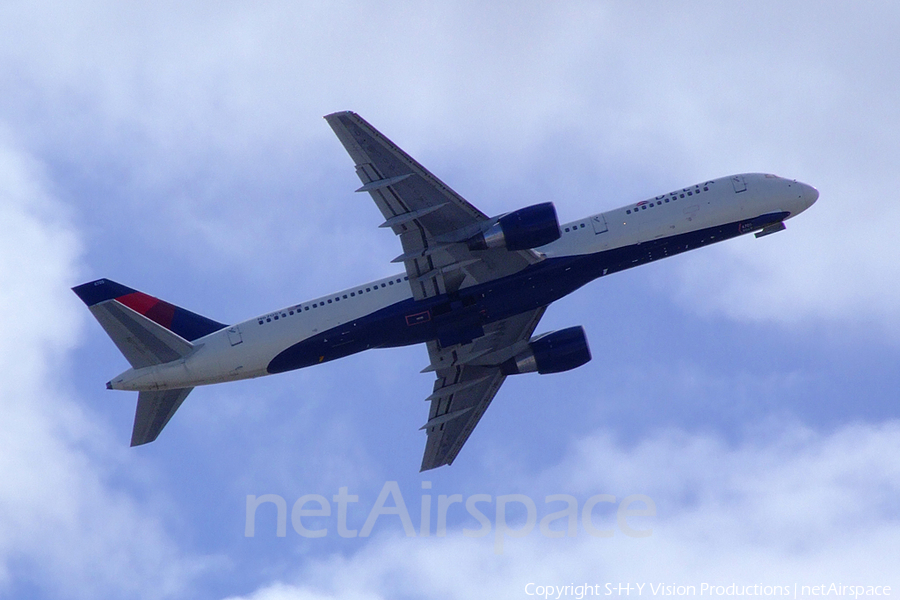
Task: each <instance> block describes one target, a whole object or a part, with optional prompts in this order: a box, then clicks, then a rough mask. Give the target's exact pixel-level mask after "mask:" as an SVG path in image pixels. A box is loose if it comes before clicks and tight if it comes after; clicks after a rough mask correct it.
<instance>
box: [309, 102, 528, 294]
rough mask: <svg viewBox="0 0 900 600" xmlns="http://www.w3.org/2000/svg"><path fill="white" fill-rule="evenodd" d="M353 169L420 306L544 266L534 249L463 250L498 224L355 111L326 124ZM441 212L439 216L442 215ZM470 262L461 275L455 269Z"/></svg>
mask: <svg viewBox="0 0 900 600" xmlns="http://www.w3.org/2000/svg"><path fill="white" fill-rule="evenodd" d="M325 119H326V120H327V121H328V124H329V125H330V126H331V128H332V129H333V130H334V132H335V134H336V135H337V137H338V139H339V140H340V141H341V143H342V144H343V145H344V148H345V149H346V150H347V152H348V154H350V157H351V158H352V159H353V162H354V164H355V165H356V173H357V175H358V176H359V178H360V181H361V182H362V184H363V185H362V187H361V188H359V190H357V191H367V192H369V194H370V195H371V196H372V199H373V200H374V201H375V205H376V206H377V207H378V209H379V210H380V211H381V213H382V215H383V216H384V219H385V222H384V223H382V225H381V226H382V227H390V228H391V229H392V230H393V232H394V233H395V234H396V235H398V236H399V237H400V245H401V246H402V248H403V253H402V254H401V255H400V256H398V257H397V258H395V259H394V261H395V262H403V263H404V266H405V267H406V274H407V275H408V276H409V284H410V286H411V288H412V292H413V297H414V298H415V299H417V300H422V299H424V298H430V297H432V296H437V295H441V294H446V293H452V292H455V291H457V290H458V289H460V288H461V287H466V286H467V285H474V284H476V283H483V282H486V281H490V280H492V279H496V278H498V277H503V276H505V275H509V274H511V273H514V272H516V271H519V270H521V269H523V268H525V267H526V266H528V265H529V264H532V263H534V262H537V261H538V260H540V256H539V255H538V254H537V253H536V252H534V251H532V250H523V251H509V250H506V249H503V248H490V249H486V250H478V251H473V250H470V249H469V248H468V246H467V244H466V243H464V242H465V241H466V240H467V239H469V238H470V237H473V236H475V235H477V234H478V233H481V232H482V231H483V230H484V229H485V228H486V227H487V226H488V225H489V224H491V223H492V222H493V221H492V220H491V219H489V218H488V217H487V215H485V214H484V213H482V212H481V211H480V210H478V209H477V208H475V207H474V206H472V205H471V204H469V203H468V202H467V201H466V200H465V199H464V198H463V197H462V196H460V195H459V194H457V193H456V192H455V191H453V190H452V189H451V188H450V187H449V186H448V185H447V184H445V183H444V182H442V181H441V180H440V179H438V178H437V177H435V176H434V175H433V174H432V173H431V172H430V171H428V170H427V169H426V168H425V167H423V166H422V165H420V164H419V163H418V162H416V161H415V160H414V159H413V158H412V157H410V156H409V155H408V154H406V152H404V151H403V150H401V149H400V148H399V147H398V146H397V145H396V144H394V143H393V142H392V141H390V140H389V139H388V138H387V137H385V136H384V135H383V134H382V133H380V132H379V131H378V130H376V129H375V128H374V127H372V126H371V125H370V124H369V123H367V122H366V121H365V120H363V119H362V118H361V117H360V116H359V115H357V114H355V113H352V112H339V113H334V114H331V115H328V116H326V117H325ZM438 209H440V210H438ZM460 263H465V266H461V267H459V268H458V269H449V268H448V267H452V266H453V265H456V264H460Z"/></svg>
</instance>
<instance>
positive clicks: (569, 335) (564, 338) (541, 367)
mask: <svg viewBox="0 0 900 600" xmlns="http://www.w3.org/2000/svg"><path fill="white" fill-rule="evenodd" d="M589 360H591V349H590V348H588V343H587V337H585V335H584V328H583V327H581V326H580V325H579V326H576V327H569V328H567V329H560V330H559V331H553V332H550V333H545V334H543V335H540V336H538V337H536V338H532V339H531V341H530V342H529V343H528V349H527V350H525V351H524V352H522V353H521V354H518V355H516V356H514V357H513V358H510V359H509V360H507V361H504V362H503V363H502V364H501V365H500V370H501V371H502V373H503V374H504V375H515V374H517V373H532V372H534V371H537V372H538V373H540V374H542V375H543V374H546V373H562V372H563V371H569V370H571V369H574V368H575V367H580V366H581V365H583V364H584V363H586V362H588V361H589Z"/></svg>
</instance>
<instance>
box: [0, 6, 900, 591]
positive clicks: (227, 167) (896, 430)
mask: <svg viewBox="0 0 900 600" xmlns="http://www.w3.org/2000/svg"><path fill="white" fill-rule="evenodd" d="M898 26H900V9H898V8H897V7H896V6H895V5H894V4H893V3H888V2H881V3H879V2H870V3H865V4H856V5H853V6H852V7H850V6H848V5H846V4H844V3H838V2H795V3H791V4H790V6H789V7H785V6H784V3H779V2H745V3H741V5H740V6H731V5H726V4H723V3H717V2H691V3H678V2H676V3H666V4H665V6H663V5H661V4H657V3H649V2H645V3H631V2H559V3H552V4H550V3H538V2H525V3H507V2H501V3H494V4H491V5H490V6H485V5H484V3H476V2H450V3H440V4H437V3H435V4H433V5H427V4H420V3H403V2H386V3H379V6H378V7H377V8H376V7H375V6H369V5H368V4H366V3H360V2H355V1H345V2H333V3H328V4H324V3H322V4H319V3H311V4H307V3H296V2H277V1H275V2H269V3H265V5H264V6H253V7H249V6H246V7H245V6H243V5H241V4H239V3H197V2H181V3H175V2H169V3H155V4H154V5H153V6H152V7H136V6H135V7H123V6H121V5H120V4H118V3H110V2H100V1H96V2H78V3H70V4H68V5H66V6H65V7H61V6H60V5H58V4H57V3H43V2H17V1H11V2H6V3H4V4H3V5H2V7H0V89H2V90H4V91H3V93H2V94H0V198H2V201H0V226H2V227H3V235H2V236H0V307H2V310H3V313H4V315H5V316H4V318H3V319H0V370H2V376H0V407H2V409H0V410H2V415H3V418H2V419H0V595H3V596H8V597H17V598H22V597H33V598H121V597H133V598H168V597H171V598H188V597H190V598H243V599H254V600H289V599H290V600H295V599H302V600H312V599H316V600H321V599H331V598H365V599H370V598H372V599H375V598H406V597H410V598H411V597H417V598H418V597H427V598H472V597H497V598H519V597H526V594H525V586H526V584H527V583H529V582H537V583H539V584H541V585H568V584H572V583H589V584H599V585H601V586H602V585H603V584H605V583H607V582H612V583H613V584H617V583H619V582H622V583H626V582H631V583H641V582H644V583H654V584H656V583H660V582H666V583H674V584H679V585H695V586H699V585H700V584H701V583H702V582H710V583H716V584H723V585H728V584H730V583H739V584H755V583H761V584H765V585H775V584H791V585H793V584H794V583H797V584H799V585H817V584H821V583H825V584H830V583H843V584H853V585H893V586H894V590H895V591H896V590H897V589H900V578H898V576H897V574H896V565H897V564H900V554H898V545H897V539H898V537H900V522H898V516H900V489H898V485H900V484H898V482H900V459H898V456H900V420H898V411H900V409H898V406H897V391H896V390H897V389H898V387H900V376H898V371H897V368H896V364H897V358H898V354H900V352H898V343H900V302H898V299H900V289H898V288H900V283H898V282H900V261H898V260H897V251H896V250H895V247H896V243H895V240H896V232H895V229H896V225H895V224H896V223H897V222H898V221H900V205H898V204H897V203H896V202H895V201H894V197H895V195H896V178H897V177H896V173H897V168H896V167H897V158H898V156H900V147H898V139H900V118H898V112H897V109H896V106H897V101H898V97H897V91H896V90H897V82H898V80H900V67H898V61H897V59H896V56H895V55H896V39H895V35H896V30H897V28H898ZM346 109H349V110H354V111H357V112H359V113H360V114H361V115H362V116H363V117H365V118H366V119H368V120H369V121H370V122H372V123H373V124H374V125H375V126H376V127H377V128H379V129H380V130H382V131H383V132H384V133H385V134H386V135H388V136H389V137H391V138H392V139H393V140H394V141H395V142H397V143H398V144H399V145H401V147H403V148H404V149H406V150H407V151H408V152H409V153H410V154H412V155H413V156H415V157H416V158H418V159H419V160H420V162H422V163H423V164H424V165H425V166H426V167H428V168H429V169H430V170H432V171H433V172H434V173H435V174H437V175H438V176H439V177H440V178H441V179H443V180H444V181H445V182H447V183H448V184H449V185H450V186H452V187H453V188H454V189H455V190H456V191H458V192H459V193H460V194H462V195H463V196H464V197H466V198H467V199H468V200H469V201H470V202H472V203H473V204H475V205H476V206H478V207H479V208H481V209H482V210H483V211H484V212H486V213H489V214H499V213H502V212H506V211H509V210H513V209H515V208H519V207H522V206H526V205H529V204H534V203H537V202H543V201H547V200H551V201H553V202H554V203H555V204H556V207H557V210H558V212H559V214H560V218H561V219H563V220H571V219H575V218H578V217H581V216H584V215H587V214H591V213H595V212H598V211H601V210H606V209H610V208H614V207H617V206H621V205H623V204H626V203H630V202H634V201H638V200H642V199H645V198H647V197H650V196H654V195H656V194H659V193H664V192H667V191H670V190H671V189H675V188H679V187H683V186H685V185H689V184H693V183H696V182H698V181H704V180H706V179H710V178H713V177H719V176H724V175H728V174H731V173H738V172H748V171H763V172H774V173H777V174H779V175H783V176H786V177H791V178H797V179H799V180H801V181H804V182H806V183H809V184H812V185H814V186H816V187H817V188H818V189H819V191H820V194H821V196H820V199H819V201H818V203H817V204H816V205H815V206H814V207H813V208H812V209H811V210H809V211H808V212H807V213H805V214H803V215H801V216H800V217H798V218H797V219H796V220H792V221H790V222H789V223H788V229H787V231H786V232H784V233H781V234H779V235H776V236H770V237H766V238H763V239H760V240H757V239H754V238H753V237H749V238H742V239H738V240H732V241H730V242H727V243H725V244H721V245H718V246H713V247H710V248H706V249H703V250H700V251H697V252H693V253H689V254H687V255H683V256H679V257H675V258H671V259H667V260H664V261H660V262H658V263H655V264H652V265H648V266H645V267H642V268H640V269H635V270H632V271H629V272H625V273H621V274H618V275H616V276H615V277H610V278H606V279H604V280H603V281H601V282H595V283H593V284H591V285H589V286H587V287H585V288H584V289H582V290H580V291H579V292H578V293H576V294H575V295H573V296H570V297H569V298H566V299H564V300H562V301H560V302H559V303H557V304H555V305H554V306H553V307H551V309H550V310H549V311H548V312H547V314H546V316H545V317H544V320H543V321H542V323H541V326H540V328H539V331H547V330H552V329H559V328H563V327H568V326H572V325H583V326H584V327H585V330H586V332H587V335H588V338H589V341H590V344H591V349H592V352H593V356H594V359H593V361H592V362H590V363H588V364H587V365H585V366H584V367H581V368H579V369H577V370H575V371H572V372H569V373H564V374H559V375H551V376H538V375H526V376H522V377H512V378H510V379H509V380H508V381H507V382H506V384H505V385H504V387H503V388H502V390H501V392H500V393H499V395H498V397H497V398H496V400H495V401H494V403H493V404H492V406H491V408H490V410H489V411H488V413H487V414H486V416H485V417H484V419H483V420H482V422H481V424H480V425H479V427H478V429H477V430H476V432H475V434H474V435H473V436H472V438H471V439H470V440H469V442H468V443H467V445H466V447H465V449H464V450H463V452H462V453H461V454H460V456H459V458H458V459H457V461H456V463H455V464H454V465H453V466H452V467H449V468H442V469H439V470H437V471H433V472H430V473H427V474H425V475H421V474H419V473H418V466H419V462H420V460H421V453H422V450H423V448H424V441H425V440H424V435H423V434H422V433H421V432H419V431H418V428H419V427H420V426H421V425H422V423H424V420H425V419H426V417H427V414H426V413H427V407H426V405H425V403H424V402H422V399H423V398H425V397H426V396H427V395H428V394H429V393H430V391H431V386H432V378H431V376H430V375H427V374H420V373H419V371H420V369H422V367H424V366H425V365H426V364H427V354H426V352H425V349H424V347H410V348H402V349H394V350H383V351H374V352H367V353H363V354H360V355H356V356H353V357H349V358H347V359H344V360H341V361H337V362H334V363H330V364H325V365H321V366H318V367H316V368H311V369H306V370H301V371H298V372H294V373H289V374H285V375H280V376H277V377H271V378H264V379H261V380H257V381H249V382H241V383H235V384H227V385H223V386H218V387H210V388H202V389H197V390H195V391H194V392H193V393H192V394H191V396H190V398H189V399H188V400H187V401H186V403H185V405H184V406H183V407H182V408H181V409H180V410H179V412H178V414H177V415H176V417H175V418H174V419H173V421H172V422H171V423H170V424H169V426H168V427H167V428H166V430H165V431H164V433H163V434H162V436H161V437H160V439H159V440H158V441H157V442H155V443H153V444H150V445H148V446H145V447H141V448H137V449H131V448H128V440H129V438H130V429H131V423H132V419H133V415H134V403H135V397H134V394H127V393H122V392H109V391H107V390H105V389H104V387H103V386H104V383H105V382H106V381H107V380H108V379H109V378H110V377H111V376H113V375H115V374H117V373H118V372H119V371H121V370H123V369H124V368H126V367H127V364H126V362H125V361H124V359H123V358H122V357H121V356H120V355H119V354H118V352H117V350H116V349H115V347H114V346H113V345H112V344H111V343H110V342H109V340H108V339H107V338H106V336H105V334H104V333H103V331H102V330H101V329H100V327H99V326H98V325H97V324H96V323H95V322H94V321H93V320H92V319H91V317H90V315H89V313H88V312H87V311H86V310H85V309H84V307H83V305H81V304H80V302H79V301H78V299H77V298H76V297H75V295H74V294H72V293H71V292H70V291H69V288H70V287H71V286H72V285H76V284H78V283H82V282H84V281H88V280H90V279H94V278H98V277H110V278H112V279H115V280H117V281H121V282H122V283H125V284H126V285H129V286H132V287H135V288H138V289H140V290H142V291H145V292H147V293H150V294H153V295H156V296H158V297H160V298H164V299H166V300H168V301H170V302H173V303H175V304H178V305H180V306H183V307H185V308H188V309H190V310H193V311H195V312H199V313H201V314H204V315H207V316H209V317H211V318H214V319H217V320H220V321H225V322H235V321H240V320H243V319H246V318H248V317H250V316H253V315H256V314H260V313H263V312H265V311H268V310H270V309H274V308H277V307H281V306H284V305H287V304H291V303H295V302H299V301H301V300H305V299H308V298H312V297H316V296H319V295H322V294H325V293H327V292H329V291H332V290H336V289H341V288H344V287H347V286H351V285H354V284H356V283H359V282H362V281H367V280H372V279H376V278H379V277H383V276H387V275H389V274H391V273H393V272H396V270H397V268H396V267H397V266H396V265H392V264H391V263H390V262H389V261H390V259H391V258H393V257H394V256H396V255H397V254H398V253H399V246H398V243H397V241H396V239H394V236H393V235H391V233H390V232H389V231H386V230H383V229H378V227H377V225H378V224H379V223H380V222H381V220H382V219H381V217H380V215H379V214H378V211H377V210H376V209H375V207H374V205H373V204H372V203H371V201H370V200H369V199H368V198H367V197H364V196H363V195H360V194H353V193H352V191H353V190H354V189H355V188H356V187H358V185H359V183H358V180H357V178H356V176H355V175H354V173H353V167H352V162H351V161H350V159H349V157H348V156H347V155H346V153H345V152H344V150H343V148H342V147H341V145H340V143H339V142H338V141H337V139H336V138H334V136H333V134H332V132H331V131H330V129H329V128H328V126H327V124H326V123H325V122H324V120H322V119H321V116H322V115H325V114H328V113H330V112H334V111H336V110H346ZM389 481H396V482H397V485H398V488H397V489H399V490H400V492H401V494H402V497H403V498H404V499H405V501H406V503H407V504H408V508H409V511H410V515H411V518H412V522H413V524H414V525H416V528H417V529H418V524H419V511H420V505H421V500H420V499H421V496H422V495H423V494H426V495H429V494H430V496H432V504H433V505H435V507H436V504H437V501H438V496H439V495H448V496H449V495H453V494H459V495H461V496H462V497H463V498H469V497H472V496H474V495H477V494H487V495H490V496H491V497H492V498H493V499H494V501H492V503H491V504H484V505H482V508H483V509H484V510H485V511H492V510H494V507H496V504H497V502H496V501H495V500H496V498H497V497H498V496H504V495H511V494H522V495H524V496H527V497H529V498H531V499H533V501H534V502H535V503H536V506H537V511H538V519H540V518H542V517H543V516H545V515H546V514H548V513H549V512H553V511H555V510H559V509H560V506H559V505H552V506H548V505H547V504H545V501H544V499H545V497H546V496H548V495H552V494H566V495H570V496H572V497H574V498H575V499H576V500H577V502H578V505H579V507H581V506H582V505H583V504H584V503H585V502H586V501H587V500H588V499H589V498H590V497H592V496H595V495H597V494H610V495H613V496H615V497H616V499H617V500H616V501H617V502H619V501H621V500H622V499H623V498H625V497H626V496H629V495H633V494H642V495H645V496H648V497H649V498H651V499H652V500H653V502H654V504H655V506H656V513H657V514H656V516H654V517H635V518H634V520H633V523H635V524H636V526H638V527H652V529H653V533H652V535H651V536H649V537H646V538H631V537H628V536H625V535H623V534H622V533H621V531H620V530H616V533H615V535H613V537H610V538H595V537H592V536H590V535H589V534H588V533H587V532H586V531H585V530H584V529H583V528H580V527H579V529H578V531H577V535H575V536H574V537H566V538H562V539H555V538H554V539H551V538H548V537H546V536H543V535H541V533H540V532H539V531H538V529H537V528H535V530H534V531H532V532H531V533H530V534H528V535H526V536H525V537H523V538H519V539H506V540H505V541H504V544H503V553H502V554H497V553H496V552H495V547H496V538H495V536H494V534H493V532H492V534H491V535H489V536H486V537H482V538H472V537H468V536H466V535H465V530H466V529H467V528H468V529H476V528H477V527H478V522H477V521H476V520H475V519H474V518H473V517H472V516H470V515H469V514H467V513H466V512H465V510H463V509H460V508H459V507H460V505H456V506H455V507H454V508H451V510H450V512H449V516H448V531H447V535H446V536H444V537H436V536H434V535H432V536H430V537H427V538H425V537H415V538H409V537H406V536H405V535H404V530H403V527H402V525H401V522H400V519H399V518H398V517H397V516H391V515H385V516H382V517H381V518H379V520H378V521H377V523H376V525H375V527H374V529H373V531H372V534H371V536H369V537H367V538H351V539H345V538H342V537H340V536H339V535H337V533H336V518H335V517H334V516H332V517H331V518H321V519H320V520H318V521H317V520H315V518H308V519H309V520H308V521H304V523H306V522H309V523H312V524H314V525H315V524H317V526H320V527H327V528H328V532H329V533H328V535H326V536H325V537H323V538H319V539H308V538H304V537H302V536H301V535H299V534H297V533H296V532H295V531H294V530H293V529H292V528H291V525H290V523H288V530H287V534H286V535H285V536H284V537H278V536H277V535H276V534H275V527H276V519H275V510H274V508H273V506H272V505H269V506H264V507H261V508H260V509H259V511H258V512H257V520H256V528H257V530H256V534H255V536H254V537H252V538H248V537H246V536H245V535H244V533H245V524H246V523H245V521H246V519H245V507H246V498H247V496H248V495H254V496H261V495H264V494H274V495H279V496H281V497H283V498H284V499H285V500H286V502H287V506H288V509H289V510H290V507H291V505H292V504H293V503H294V502H295V501H296V500H297V499H299V498H300V497H301V496H304V495H307V494H315V495H320V496H324V497H326V498H331V497H332V496H333V495H335V494H337V493H338V490H339V489H340V488H343V487H346V488H348V490H349V493H350V494H355V495H358V496H359V498H360V502H359V503H358V504H357V505H352V506H353V507H352V509H351V510H350V514H349V517H348V519H349V525H350V526H351V527H353V528H355V529H361V528H362V526H363V523H364V522H365V520H366V516H367V514H368V511H369V509H370V508H371V507H372V506H373V505H374V504H375V501H376V498H377V497H378V495H379V492H380V491H381V490H382V489H383V487H384V486H385V482H389ZM423 482H430V483H431V485H432V487H431V488H430V489H429V490H423V488H422V483H423ZM389 504H390V503H389ZM610 506H612V505H601V506H598V508H597V510H596V512H595V515H596V516H595V519H596V523H597V526H600V525H603V526H609V527H613V525H615V515H614V512H613V510H612V509H611V508H610ZM525 519H526V514H525V509H524V508H523V507H522V506H512V507H511V508H510V513H509V518H508V520H509V522H510V523H511V524H512V526H515V527H518V526H522V525H523V524H524V523H525ZM491 520H492V521H493V520H494V515H493V513H491ZM433 527H434V517H432V534H433ZM644 593H645V594H646V593H647V590H646V589H645V591H644Z"/></svg>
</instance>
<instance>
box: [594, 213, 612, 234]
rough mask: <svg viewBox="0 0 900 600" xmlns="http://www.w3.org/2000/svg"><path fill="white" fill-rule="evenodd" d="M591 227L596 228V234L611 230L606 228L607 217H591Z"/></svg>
mask: <svg viewBox="0 0 900 600" xmlns="http://www.w3.org/2000/svg"><path fill="white" fill-rule="evenodd" d="M591 225H593V226H594V234H598V233H606V232H607V231H608V230H609V228H608V227H607V226H606V217H604V216H603V215H594V216H593V217H591Z"/></svg>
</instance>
